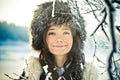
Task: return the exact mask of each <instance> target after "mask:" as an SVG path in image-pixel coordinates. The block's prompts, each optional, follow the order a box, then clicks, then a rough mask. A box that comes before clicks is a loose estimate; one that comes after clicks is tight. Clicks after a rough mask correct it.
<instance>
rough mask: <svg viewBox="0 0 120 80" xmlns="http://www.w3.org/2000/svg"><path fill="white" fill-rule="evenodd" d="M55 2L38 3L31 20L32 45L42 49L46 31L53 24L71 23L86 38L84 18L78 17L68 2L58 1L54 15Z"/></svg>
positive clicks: (82, 39)
mask: <svg viewBox="0 0 120 80" xmlns="http://www.w3.org/2000/svg"><path fill="white" fill-rule="evenodd" d="M52 10H53V2H47V3H43V4H40V5H38V9H37V10H35V12H34V16H33V20H32V22H31V29H30V30H31V36H32V38H31V40H32V42H31V43H32V47H33V48H34V49H35V50H41V49H42V48H43V44H44V35H43V34H44V31H45V30H46V29H48V28H49V27H50V25H52V24H58V25H62V24H65V23H69V25H70V26H71V27H72V28H73V29H75V30H76V31H77V32H78V35H79V36H80V38H81V41H84V40H85V38H86V31H85V25H84V20H83V18H82V17H81V16H80V17H79V18H78V17H76V16H75V15H74V14H73V12H72V11H71V8H70V7H69V5H68V4H67V3H63V2H59V1H56V2H55V5H54V16H52Z"/></svg>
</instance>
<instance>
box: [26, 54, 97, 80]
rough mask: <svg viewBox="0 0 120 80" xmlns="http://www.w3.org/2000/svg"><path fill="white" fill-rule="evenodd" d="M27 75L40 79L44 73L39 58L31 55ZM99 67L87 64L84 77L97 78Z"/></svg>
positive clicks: (93, 79) (32, 78) (30, 78)
mask: <svg viewBox="0 0 120 80" xmlns="http://www.w3.org/2000/svg"><path fill="white" fill-rule="evenodd" d="M26 64H27V66H26V68H25V74H26V75H25V76H26V77H27V78H28V79H27V80H39V78H40V75H41V74H42V68H41V66H40V63H39V58H37V57H33V56H30V57H29V59H28V60H27V62H26ZM97 74H98V73H97V69H96V68H95V67H94V66H93V65H92V64H91V63H86V64H85V71H84V78H85V80H97V76H98V75H97Z"/></svg>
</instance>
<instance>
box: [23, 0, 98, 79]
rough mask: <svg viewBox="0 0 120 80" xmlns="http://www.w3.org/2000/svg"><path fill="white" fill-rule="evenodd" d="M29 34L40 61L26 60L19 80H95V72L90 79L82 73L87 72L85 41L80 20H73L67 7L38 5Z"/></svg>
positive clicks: (50, 3)
mask: <svg viewBox="0 0 120 80" xmlns="http://www.w3.org/2000/svg"><path fill="white" fill-rule="evenodd" d="M53 10H54V11H53ZM53 15H54V16H53ZM75 19H76V20H75ZM76 21H79V23H78V22H76ZM30 32H31V43H32V44H31V45H32V47H33V49H34V50H37V51H39V58H35V57H30V58H29V60H28V61H27V68H26V69H25V71H24V73H25V74H24V75H23V77H21V78H24V77H25V78H27V79H28V80H84V79H85V80H87V78H88V80H96V76H94V72H95V71H94V70H93V71H92V72H91V73H90V75H89V74H88V73H87V72H85V71H86V69H87V68H85V58H84V54H83V52H82V51H83V47H84V40H85V38H86V31H85V25H84V20H83V18H82V17H81V16H80V18H79V19H77V18H75V17H74V15H73V14H72V12H71V10H70V8H69V6H68V4H67V3H63V2H58V1H56V2H55V4H54V7H53V2H47V3H44V4H41V5H39V6H38V9H37V10H36V11H35V12H34V17H33V20H32V23H31V29H30ZM86 73H87V74H86ZM95 74H96V73H95ZM90 76H92V77H90Z"/></svg>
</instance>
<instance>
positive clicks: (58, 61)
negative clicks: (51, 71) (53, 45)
mask: <svg viewBox="0 0 120 80" xmlns="http://www.w3.org/2000/svg"><path fill="white" fill-rule="evenodd" d="M66 60H67V56H55V62H56V64H57V67H59V68H61V67H63V65H64V63H65V62H66Z"/></svg>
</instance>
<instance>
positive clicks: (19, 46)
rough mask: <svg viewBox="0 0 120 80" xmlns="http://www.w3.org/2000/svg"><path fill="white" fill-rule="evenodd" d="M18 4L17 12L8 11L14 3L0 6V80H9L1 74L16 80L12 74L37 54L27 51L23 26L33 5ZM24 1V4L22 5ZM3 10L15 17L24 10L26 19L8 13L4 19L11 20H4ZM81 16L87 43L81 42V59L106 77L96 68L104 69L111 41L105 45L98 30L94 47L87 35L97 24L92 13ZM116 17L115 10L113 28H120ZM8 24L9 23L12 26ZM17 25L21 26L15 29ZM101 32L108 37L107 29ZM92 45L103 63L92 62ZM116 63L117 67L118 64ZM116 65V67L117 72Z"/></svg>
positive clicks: (119, 44)
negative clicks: (30, 56) (84, 25)
mask: <svg viewBox="0 0 120 80" xmlns="http://www.w3.org/2000/svg"><path fill="white" fill-rule="evenodd" d="M4 1H6V2H7V1H8V0H1V1H0V4H2V5H3V6H6V5H5V2H4ZM12 1H17V0H11V2H9V4H10V3H12ZM20 1H21V4H22V5H23V6H22V7H19V5H17V7H16V9H19V10H16V9H14V7H12V8H10V6H15V5H16V4H17V3H19V4H20V2H18V1H17V3H14V4H15V5H13V4H11V5H9V6H8V7H7V8H6V7H3V6H1V5H0V12H1V14H0V80H9V78H8V77H6V76H5V75H4V74H8V75H9V76H11V77H13V78H18V76H16V75H15V74H14V73H16V74H18V75H20V74H21V73H22V70H23V68H24V66H25V65H26V64H25V61H24V59H25V57H26V56H27V55H30V54H31V55H35V54H37V52H35V51H33V50H31V47H30V45H29V35H28V30H29V27H24V26H29V24H30V19H31V15H29V16H26V15H27V14H28V13H30V14H31V13H32V10H31V11H30V9H29V11H26V10H27V9H28V8H31V7H30V5H33V4H31V3H28V6H26V4H25V3H27V0H20ZM24 1H26V2H25V3H24V4H23V2H24ZM46 1H47V0H46ZM29 2H32V0H30V1H29ZM36 2H37V1H36ZM36 2H35V3H36ZM38 2H39V0H38ZM7 3H8V2H7ZM33 6H35V5H33ZM4 8H5V9H4ZM21 8H22V9H21ZM84 8H86V7H84ZM3 9H4V11H5V13H8V12H13V11H12V10H14V11H17V12H18V13H21V12H23V11H20V10H24V9H25V11H26V13H25V14H26V15H25V14H21V15H22V17H20V15H18V13H16V12H14V14H12V13H11V14H10V15H8V14H6V17H7V16H8V17H9V18H10V17H11V19H9V20H5V19H6V17H4V15H2V14H4V13H3V12H2V10H3ZM32 9H33V8H32ZM7 10H8V11H7ZM81 10H82V9H81ZM15 13H16V14H15ZM83 13H84V11H83ZM83 13H82V15H83V16H84V19H85V21H86V30H87V39H86V41H85V48H84V53H85V59H86V61H87V62H93V64H94V65H95V66H96V67H97V68H99V70H100V73H104V74H106V73H107V71H106V68H100V67H107V59H108V55H109V54H110V51H111V41H108V40H107V38H106V36H105V35H104V33H103V32H102V30H101V29H98V31H97V32H96V33H95V40H96V44H95V42H94V39H93V37H90V35H91V34H92V33H93V31H94V30H95V28H96V27H97V25H98V22H97V21H96V19H95V18H94V16H93V14H92V13H89V14H83ZM119 13H120V10H118V11H117V13H116V17H115V25H119V26H120V19H118V17H120V14H119ZM97 15H98V16H100V19H102V18H101V13H100V12H99V13H98V14H97ZM18 16H19V17H18ZM13 17H14V18H13ZM25 17H26V19H25ZM28 17H29V18H28ZM2 18H3V19H2ZM18 18H19V19H18ZM1 19H2V20H1ZM13 19H14V20H13ZM20 19H21V21H20ZM17 20H18V21H17ZM4 21H5V22H4ZM6 21H7V22H6ZM10 21H13V22H12V24H11V22H10ZM14 21H17V22H19V23H17V22H14ZM24 23H27V24H24ZM20 24H22V25H21V26H18V25H20ZM23 25H24V26H23ZM105 30H106V31H107V33H108V35H109V36H110V33H109V27H107V28H106V29H105ZM115 31H116V41H117V52H116V53H115V55H114V56H115V59H116V60H117V59H119V58H120V32H118V31H117V30H115ZM95 45H96V47H97V48H96V53H95V54H96V56H97V58H99V59H100V60H101V61H102V62H103V63H101V62H100V61H98V60H96V58H93V54H94V51H95ZM118 63H119V64H120V61H119V62H118ZM119 64H118V65H117V66H118V67H119V69H120V65H119ZM102 77H106V75H102ZM106 78H107V77H106ZM100 80H103V79H102V78H101V79H100ZM104 80H106V79H104Z"/></svg>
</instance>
